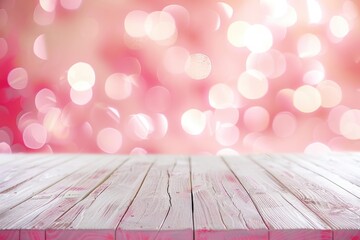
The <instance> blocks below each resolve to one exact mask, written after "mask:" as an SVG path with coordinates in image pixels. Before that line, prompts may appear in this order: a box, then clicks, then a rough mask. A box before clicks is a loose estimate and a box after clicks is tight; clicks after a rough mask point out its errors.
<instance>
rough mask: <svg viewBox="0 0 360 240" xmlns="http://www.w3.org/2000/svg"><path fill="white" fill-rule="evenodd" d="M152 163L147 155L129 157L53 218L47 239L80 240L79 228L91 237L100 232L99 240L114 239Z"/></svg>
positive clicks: (151, 159)
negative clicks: (71, 205)
mask: <svg viewBox="0 0 360 240" xmlns="http://www.w3.org/2000/svg"><path fill="white" fill-rule="evenodd" d="M152 163H153V158H152V157H149V156H133V157H131V158H130V159H129V160H128V161H127V162H125V163H124V164H123V165H121V166H120V167H119V168H118V169H117V170H116V171H115V172H114V173H113V174H112V175H111V176H110V177H109V178H108V179H107V180H106V181H104V182H103V183H102V184H101V185H99V186H98V187H97V188H96V189H95V190H94V191H92V192H91V193H90V194H89V195H88V196H87V197H86V198H84V199H82V200H81V201H79V202H78V203H77V204H76V205H75V206H73V207H72V208H71V209H70V210H69V211H67V212H66V213H65V214H63V215H62V216H60V217H59V218H58V219H56V220H55V221H54V222H53V223H52V225H51V226H49V228H48V229H47V230H46V239H47V240H52V239H56V240H67V239H69V238H70V237H71V238H72V239H81V238H82V237H84V231H78V230H79V229H80V230H81V229H86V230H87V231H89V232H90V233H91V234H90V235H91V236H93V233H101V235H99V236H97V238H96V239H99V240H106V239H114V238H115V230H116V227H117V226H118V224H119V222H120V220H121V219H122V217H123V216H124V214H125V212H126V211H127V209H128V207H129V205H130V203H131V202H132V200H133V198H134V196H135V195H136V194H137V192H138V189H139V188H140V186H141V184H142V183H143V180H144V178H145V176H146V174H147V172H148V170H149V168H150V166H151V165H152ZM85 239H87V238H85ZM89 239H91V238H89Z"/></svg>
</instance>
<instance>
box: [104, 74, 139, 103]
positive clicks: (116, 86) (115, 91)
mask: <svg viewBox="0 0 360 240" xmlns="http://www.w3.org/2000/svg"><path fill="white" fill-rule="evenodd" d="M133 84H134V78H133V76H128V75H125V74H122V73H114V74H112V75H110V76H109V77H108V78H107V79H106V82H105V93H106V95H107V96H108V97H109V98H111V99H114V100H123V99H125V98H128V97H129V96H130V95H131V92H132V86H133Z"/></svg>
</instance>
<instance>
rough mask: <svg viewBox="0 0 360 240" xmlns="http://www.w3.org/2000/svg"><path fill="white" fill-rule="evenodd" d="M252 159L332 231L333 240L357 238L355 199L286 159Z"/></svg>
mask: <svg viewBox="0 0 360 240" xmlns="http://www.w3.org/2000/svg"><path fill="white" fill-rule="evenodd" d="M253 159H254V160H255V161H256V162H257V163H258V164H260V165H261V166H262V167H264V168H265V169H266V170H267V171H269V172H270V173H271V174H272V175H273V176H274V177H275V178H276V179H277V180H279V181H280V182H281V183H282V184H283V185H284V186H286V188H287V189H289V191H291V192H292V193H293V194H294V195H295V196H297V197H298V198H299V199H300V200H301V201H302V202H303V203H304V204H305V205H306V206H307V207H308V208H309V209H311V210H312V211H313V212H314V213H316V214H317V215H318V216H319V217H321V218H322V219H323V220H324V221H325V222H326V223H327V224H328V225H329V226H331V228H332V229H334V230H336V231H337V232H336V234H334V237H335V238H334V240H340V239H341V240H353V239H356V238H360V231H359V230H360V200H359V198H357V197H355V196H354V195H352V194H350V193H349V192H347V191H346V190H344V189H343V188H341V187H339V186H337V185H335V184H334V183H332V182H330V181H329V180H327V179H326V178H324V177H322V176H320V175H318V174H316V173H314V172H312V171H309V170H308V169H305V168H303V167H301V166H299V165H297V164H295V163H294V162H292V161H290V160H288V159H286V158H280V157H278V156H276V157H270V156H268V155H262V156H257V157H253ZM349 230H350V231H349Z"/></svg>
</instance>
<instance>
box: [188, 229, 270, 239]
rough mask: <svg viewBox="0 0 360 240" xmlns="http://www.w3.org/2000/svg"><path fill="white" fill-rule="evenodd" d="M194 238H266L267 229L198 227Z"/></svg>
mask: <svg viewBox="0 0 360 240" xmlns="http://www.w3.org/2000/svg"><path fill="white" fill-rule="evenodd" d="M195 239H196V240H219V239H221V240H268V231H267V230H266V229H265V230H261V229H257V230H253V229H252V230H246V229H236V230H207V229H199V230H197V231H196V232H195Z"/></svg>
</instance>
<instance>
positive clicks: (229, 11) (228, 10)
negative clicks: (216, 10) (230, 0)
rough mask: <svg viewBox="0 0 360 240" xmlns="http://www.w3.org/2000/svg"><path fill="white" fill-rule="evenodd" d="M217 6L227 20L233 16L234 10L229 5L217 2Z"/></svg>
mask: <svg viewBox="0 0 360 240" xmlns="http://www.w3.org/2000/svg"><path fill="white" fill-rule="evenodd" d="M217 5H218V6H220V7H221V8H222V9H223V10H224V12H225V13H226V16H227V17H228V18H231V17H232V16H233V13H234V10H233V8H232V7H231V6H230V5H229V4H227V3H225V2H218V3H217Z"/></svg>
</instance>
